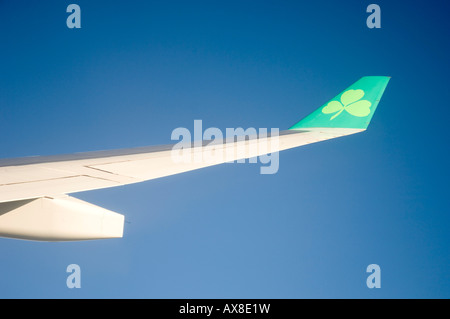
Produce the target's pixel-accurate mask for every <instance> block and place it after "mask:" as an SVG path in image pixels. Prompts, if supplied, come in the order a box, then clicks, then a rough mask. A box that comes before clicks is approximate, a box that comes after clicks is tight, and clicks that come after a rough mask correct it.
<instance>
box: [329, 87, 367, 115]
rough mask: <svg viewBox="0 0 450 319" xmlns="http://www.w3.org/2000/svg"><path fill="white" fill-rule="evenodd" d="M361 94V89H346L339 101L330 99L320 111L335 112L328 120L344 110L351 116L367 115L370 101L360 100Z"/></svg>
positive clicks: (362, 94) (362, 92) (362, 93)
mask: <svg viewBox="0 0 450 319" xmlns="http://www.w3.org/2000/svg"><path fill="white" fill-rule="evenodd" d="M363 96H364V91H363V90H348V91H346V92H344V93H343V94H342V96H341V102H339V101H331V102H330V103H328V104H327V105H326V106H325V107H324V108H323V109H322V113H324V114H331V113H336V112H337V113H336V114H334V115H333V116H332V117H331V118H330V121H331V120H332V119H334V118H335V117H336V116H338V115H339V114H341V113H342V111H344V110H345V111H347V112H348V113H350V114H351V115H353V116H358V117H364V116H367V115H369V114H370V107H371V106H372V103H370V102H369V101H367V100H361V98H362V97H363Z"/></svg>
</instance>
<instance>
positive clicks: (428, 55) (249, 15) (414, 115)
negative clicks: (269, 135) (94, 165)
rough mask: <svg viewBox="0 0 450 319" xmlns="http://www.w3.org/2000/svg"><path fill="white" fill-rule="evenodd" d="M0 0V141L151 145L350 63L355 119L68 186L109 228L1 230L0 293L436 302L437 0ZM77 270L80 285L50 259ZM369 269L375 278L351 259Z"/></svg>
mask: <svg viewBox="0 0 450 319" xmlns="http://www.w3.org/2000/svg"><path fill="white" fill-rule="evenodd" d="M70 3H72V2H68V1H39V2H32V3H30V2H25V1H0V30H1V31H0V134H1V136H3V137H4V138H3V139H2V140H1V145H2V147H1V148H0V157H1V158H7V157H21V156H30V155H51V154H64V153H74V152H82V151H93V150H102V149H116V148H129V147H135V146H145V145H154V144H167V143H170V142H171V141H170V135H171V132H172V130H173V129H175V128H177V127H186V128H189V129H193V123H194V120H195V119H201V120H203V126H204V127H218V128H220V129H222V130H225V128H227V127H244V128H247V127H255V128H260V127H279V128H280V129H281V130H282V129H287V128H288V127H290V126H291V125H292V124H294V123H296V122H297V121H298V120H299V119H301V118H302V117H303V116H305V115H307V114H308V113H310V112H311V111H313V110H314V109H316V108H317V107H319V106H321V105H322V104H324V103H325V102H326V101H328V100H329V99H331V98H332V97H334V96H335V95H336V94H338V93H339V92H341V91H342V90H344V89H345V88H346V87H348V86H349V85H351V84H352V83H353V82H355V81H356V80H357V79H359V78H360V77H362V76H365V75H389V76H392V79H391V81H390V83H389V85H388V87H387V89H386V91H385V94H384V96H383V98H382V100H381V103H380V104H379V106H378V109H377V112H376V114H375V116H374V117H373V119H372V123H371V125H370V127H369V129H368V130H367V131H366V132H364V133H362V134H357V135H354V136H348V137H344V138H341V139H336V140H332V141H326V142H322V143H318V144H312V145H308V146H305V147H301V148H298V149H293V150H288V151H285V152H282V153H280V169H279V171H278V173H277V174H274V175H260V174H259V165H256V164H234V165H231V164H226V165H220V166H216V167H210V168H206V169H203V170H199V171H193V172H188V173H184V174H179V175H175V176H170V177H166V178H162V179H157V180H152V181H148V182H144V183H140V184H134V185H129V186H124V187H118V188H111V189H104V190H97V191H91V192H84V193H78V194H75V195H74V196H75V197H78V198H80V199H83V200H86V201H89V202H91V203H94V204H96V205H99V206H102V207H105V208H107V209H110V210H113V211H116V212H119V213H122V214H124V215H125V217H126V220H127V223H126V224H125V231H124V238H122V239H117V240H116V239H114V240H103V241H91V242H75V243H40V242H28V241H18V240H11V239H0V252H1V256H2V257H1V263H0V297H1V298H130V297H131V298H449V297H450V275H449V272H448V269H449V265H450V253H449V252H450V251H449V243H450V235H449V232H448V229H449V222H450V216H449V211H450V210H449V208H450V207H449V203H448V200H447V196H448V195H447V193H448V179H449V165H448V157H449V154H448V143H449V133H448V119H449V118H450V111H449V109H450V108H449V106H448V104H449V102H448V101H449V100H450V93H449V92H450V90H448V84H449V80H448V79H449V78H448V74H449V71H450V70H449V63H448V56H450V47H449V46H450V44H449V40H448V39H449V31H448V30H450V25H449V24H450V22H449V19H448V14H447V13H448V10H449V9H450V8H449V5H448V4H446V3H443V2H440V3H439V2H436V3H435V4H431V3H430V2H429V1H414V2H410V1H395V2H393V1H377V2H376V3H377V4H379V5H380V7H381V26H382V27H381V29H369V28H367V26H366V18H367V16H368V13H366V7H367V5H369V4H370V3H371V2H365V1H316V2H313V3H307V2H305V3H303V2H301V1H221V2H219V1H158V2H155V1H140V2H138V1H136V2H133V4H130V2H126V1H76V2H74V3H77V4H78V5H79V6H80V7H81V26H82V28H81V29H68V28H67V26H66V18H67V16H68V13H66V8H67V6H68V5H69V4H70ZM73 263H75V264H78V265H80V267H81V285H82V287H81V288H80V289H68V288H67V287H66V278H67V276H68V273H66V267H67V265H69V264H73ZM373 263H375V264H378V265H380V267H381V282H382V287H381V288H380V289H368V288H367V286H366V278H367V276H368V274H367V273H366V267H367V266H368V265H369V264H373Z"/></svg>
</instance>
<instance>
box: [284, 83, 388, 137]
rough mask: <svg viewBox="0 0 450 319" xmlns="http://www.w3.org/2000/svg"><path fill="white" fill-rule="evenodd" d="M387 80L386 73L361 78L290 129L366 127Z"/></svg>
mask: <svg viewBox="0 0 450 319" xmlns="http://www.w3.org/2000/svg"><path fill="white" fill-rule="evenodd" d="M389 80H390V77H389V76H365V77H362V78H361V79H359V80H358V81H356V82H355V83H354V84H353V85H351V86H350V87H349V88H348V89H346V90H345V91H343V92H341V93H340V94H339V95H337V96H336V97H335V98H334V99H332V100H331V101H329V102H328V103H326V104H324V105H322V106H321V107H320V108H318V109H317V110H315V111H314V112H312V113H311V114H310V115H308V116H307V117H305V118H304V119H303V120H301V121H300V122H298V123H297V124H295V125H294V126H292V127H291V128H290V130H299V129H305V128H313V127H331V128H355V129H366V128H367V126H369V123H370V120H371V119H372V116H373V114H374V113H375V110H376V109H377V106H378V103H379V102H380V99H381V96H382V95H383V92H384V89H385V88H386V86H387V84H388V82H389Z"/></svg>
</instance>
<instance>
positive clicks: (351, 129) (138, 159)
mask: <svg viewBox="0 0 450 319" xmlns="http://www.w3.org/2000/svg"><path fill="white" fill-rule="evenodd" d="M389 79H390V78H389V77H385V76H367V77H363V78H361V79H360V80H358V81H357V82H355V83H354V84H353V85H351V86H350V87H349V88H347V89H346V90H344V91H343V92H341V93H340V94H338V95H337V96H336V97H335V98H333V99H332V100H330V101H329V102H328V103H326V104H324V105H322V106H321V107H320V108H318V109H317V110H316V111H314V112H313V113H311V114H310V115H308V116H306V117H305V118H304V119H302V120H301V121H299V122H298V123H296V124H295V125H293V126H292V127H291V128H290V129H288V130H285V131H281V132H279V134H276V135H274V134H272V135H264V136H263V135H259V136H258V135H255V136H246V138H245V139H239V138H236V137H233V138H228V139H224V140H220V141H217V140H211V141H201V142H200V143H196V142H191V141H189V142H187V143H182V144H180V143H178V144H175V145H162V146H150V147H140V148H132V149H123V150H112V151H99V152H86V153H76V154H72V155H56V156H36V157H25V158H19V159H3V160H0V237H9V238H16V239H26V240H39V241H73V240H90V239H102V238H120V237H122V236H123V227H124V216H123V215H121V214H118V213H115V212H112V211H110V210H107V209H104V208H101V207H98V206H96V205H93V204H90V203H87V202H84V201H82V200H79V199H76V198H74V197H71V196H69V195H68V194H71V193H76V192H80V191H87V190H94V189H100V188H107V187H115V186H121V185H126V184H131V183H138V182H142V181H146V180H150V179H155V178H160V177H164V176H169V175H173V174H178V173H182V172H187V171H191V170H195V169H200V168H203V167H207V166H212V165H217V164H221V163H225V162H230V161H235V160H240V159H246V158H253V157H256V156H261V155H264V154H268V153H274V152H278V151H282V150H285V149H289V148H293V147H298V146H302V145H306V144H311V143H315V142H319V141H324V140H328V139H333V138H337V137H341V136H345V135H350V134H354V133H359V132H362V131H364V130H366V128H367V127H368V125H369V122H370V120H371V118H372V116H373V114H374V112H375V110H376V108H377V105H378V103H379V101H380V98H381V96H382V94H383V92H384V90H385V88H386V86H387V84H388V82H389Z"/></svg>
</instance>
